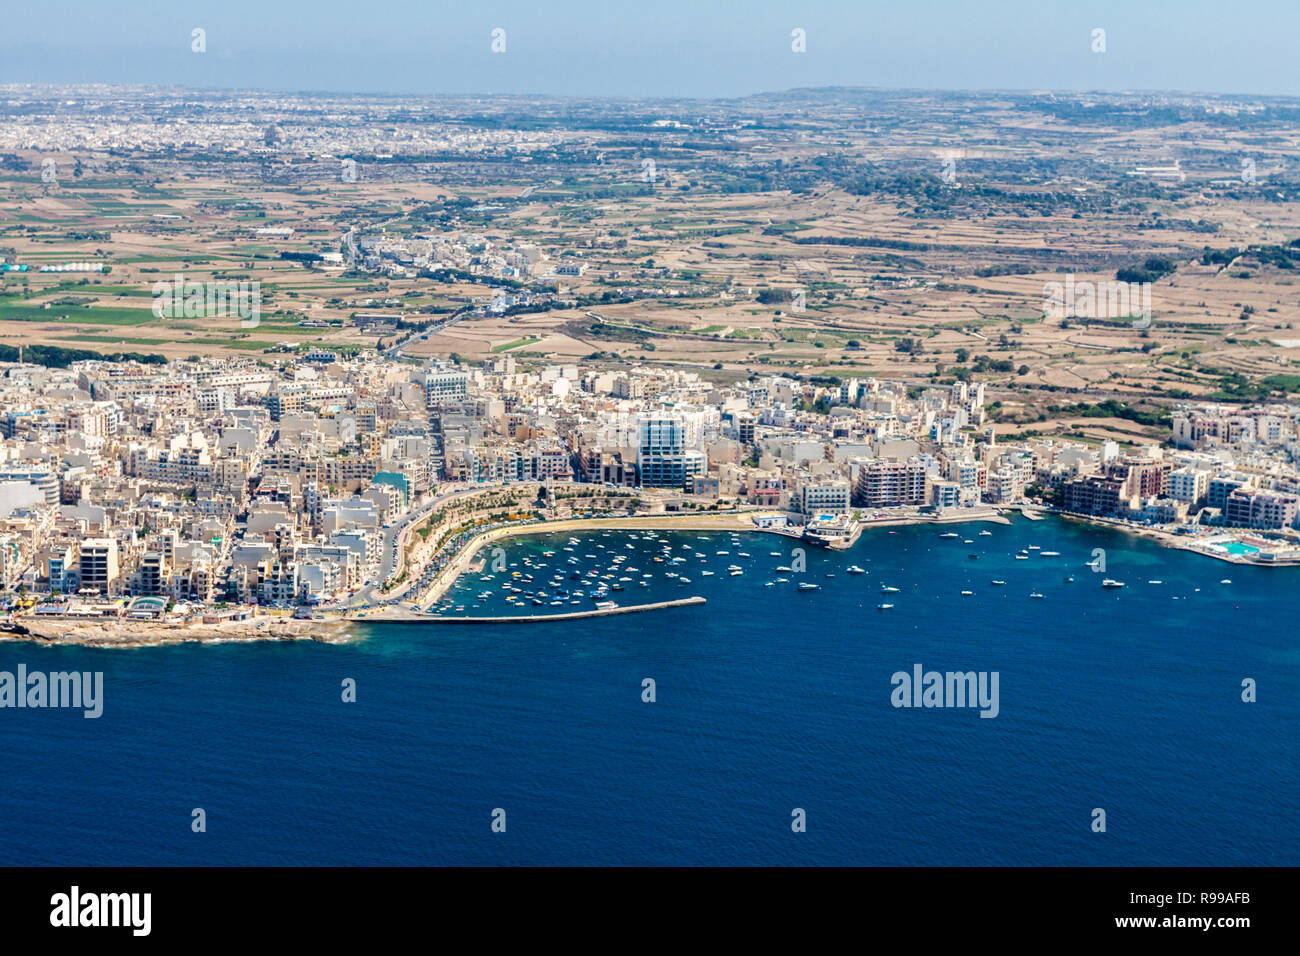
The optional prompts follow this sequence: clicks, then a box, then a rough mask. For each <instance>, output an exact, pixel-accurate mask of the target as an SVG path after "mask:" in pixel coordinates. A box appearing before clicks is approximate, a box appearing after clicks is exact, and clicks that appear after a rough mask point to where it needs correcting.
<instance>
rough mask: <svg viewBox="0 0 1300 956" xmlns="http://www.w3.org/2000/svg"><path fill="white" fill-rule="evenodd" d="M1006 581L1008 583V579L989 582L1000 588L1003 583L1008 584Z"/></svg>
mask: <svg viewBox="0 0 1300 956" xmlns="http://www.w3.org/2000/svg"><path fill="white" fill-rule="evenodd" d="M1006 583H1007V582H1006V581H990V582H989V584H991V585H993V586H994V587H996V588H1000V587H1002V585H1004V584H1006Z"/></svg>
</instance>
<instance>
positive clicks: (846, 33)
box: [0, 0, 1300, 98]
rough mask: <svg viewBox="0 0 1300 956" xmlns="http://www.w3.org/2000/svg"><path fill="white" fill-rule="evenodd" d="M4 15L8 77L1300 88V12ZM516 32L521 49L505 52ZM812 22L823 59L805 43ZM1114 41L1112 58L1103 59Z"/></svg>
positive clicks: (692, 93)
mask: <svg viewBox="0 0 1300 956" xmlns="http://www.w3.org/2000/svg"><path fill="white" fill-rule="evenodd" d="M0 15H3V19H2V20H0V23H3V24H4V29H3V30H2V31H0V83H131V84H138V83H139V84H151V85H164V86H189V87H207V88H237V89H249V88H256V89H270V90H286V91H306V90H314V91H329V92H345V93H346V92H356V93H416V94H439V93H448V94H473V93H482V94H503V93H513V94H529V93H538V94H547V95H562V96H649V97H655V96H670V97H708V98H711V97H734V96H744V95H748V94H752V93H759V92H773V91H781V90H787V89H792V88H800V87H804V88H806V87H822V86H868V87H877V88H911V89H951V90H964V89H1055V90H1170V91H1189V92H1212V93H1238V94H1282V95H1300V56H1298V55H1297V54H1298V53H1300V0H1241V2H1224V0H1212V2H1211V0H1121V2H1111V0H1101V2H1084V0H1072V2H1063V0H888V2H882V0H798V2H778V0H750V2H738V0H531V2H517V0H482V2H478V0H469V2H466V0H458V2H455V3H447V2H442V0H428V2H412V0H368V2H360V0H314V2H305V0H222V2H219V3H215V2H207V0H204V2H187V0H41V2H40V3H39V4H35V5H19V4H17V3H16V2H14V0H0ZM196 29H201V30H202V31H204V41H205V46H206V49H205V51H204V52H201V53H200V52H195V51H194V50H193V46H194V45H195V41H194V39H193V36H194V32H193V31H194V30H196ZM498 29H499V30H502V31H504V37H503V39H504V51H503V52H493V49H492V46H493V31H494V30H498ZM796 29H798V30H802V31H803V36H804V47H805V49H804V52H795V51H794V49H792V46H793V45H794V44H795V43H796V41H795V39H793V38H792V32H793V31H795V30H796ZM1097 30H1104V31H1105V35H1104V52H1099V51H1094V47H1095V46H1097V45H1098V44H1097V41H1096V39H1094V33H1095V31H1097ZM500 36H501V35H500V34H498V37H500ZM497 45H498V47H500V46H501V41H500V39H499V40H498V43H497Z"/></svg>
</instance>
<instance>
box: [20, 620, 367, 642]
mask: <svg viewBox="0 0 1300 956" xmlns="http://www.w3.org/2000/svg"><path fill="white" fill-rule="evenodd" d="M350 623H351V622H349V621H340V620H321V621H311V620H301V619H293V618H273V617H269V616H268V617H261V618H254V619H252V620H249V621H221V622H219V623H215V624H204V623H202V622H194V621H174V622H173V621H111V620H109V621H105V620H102V619H101V620H94V621H69V620H33V619H31V618H26V617H24V618H21V619H19V621H18V622H16V624H15V626H16V627H20V628H22V629H23V631H24V632H25V633H20V632H17V631H8V632H5V633H3V634H0V640H9V641H24V642H27V643H32V644H46V645H60V644H75V645H80V646H84V647H113V648H133V647H163V646H166V645H172V644H191V643H199V644H225V643H232V642H236V641H239V642H252V641H320V642H322V643H327V644H337V643H343V642H345V641H347V640H349V639H350V638H351V637H352V636H353V632H352V631H351V629H350V628H349V625H350ZM262 625H265V626H262Z"/></svg>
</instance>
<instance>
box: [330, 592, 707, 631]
mask: <svg viewBox="0 0 1300 956" xmlns="http://www.w3.org/2000/svg"><path fill="white" fill-rule="evenodd" d="M704 603H705V600H704V598H703V597H700V596H699V595H695V596H694V597H688V598H678V599H677V600H674V601H657V602H655V603H653V604H633V605H630V606H628V607H603V608H591V609H590V610H587V611H569V612H566V613H563V614H509V615H500V616H494V617H447V616H445V615H442V614H431V613H429V612H428V611H414V610H409V609H405V610H404V611H403V613H402V614H401V616H400V617H399V616H393V617H387V616H381V615H374V614H370V615H367V616H366V617H363V618H356V619H355V620H360V621H363V622H365V623H370V624H537V623H543V622H547V621H576V620H578V619H579V618H584V617H604V616H606V615H610V614H639V613H641V612H642V611H659V610H663V609H664V608H670V607H688V606H690V605H693V604H704Z"/></svg>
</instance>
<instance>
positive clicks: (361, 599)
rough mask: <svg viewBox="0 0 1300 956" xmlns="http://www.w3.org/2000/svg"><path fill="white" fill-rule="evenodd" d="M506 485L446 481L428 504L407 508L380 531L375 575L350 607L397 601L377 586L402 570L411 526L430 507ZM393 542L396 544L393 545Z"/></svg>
mask: <svg viewBox="0 0 1300 956" xmlns="http://www.w3.org/2000/svg"><path fill="white" fill-rule="evenodd" d="M505 487H506V486H505V485H497V484H478V483H475V484H468V483H466V482H459V481H457V482H447V483H445V484H443V485H441V486H440V487H439V489H438V493H437V494H436V495H434V497H433V499H432V500H431V501H429V502H428V503H427V504H425V505H422V506H420V508H419V509H417V510H415V511H409V512H407V513H406V514H405V515H403V516H402V519H401V520H400V521H399V522H395V523H393V524H392V525H391V526H390V527H388V528H384V529H382V530H381V531H380V547H381V549H382V551H381V555H382V557H381V559H380V564H379V570H378V572H376V574H375V576H374V577H373V578H372V579H371V580H370V582H369V583H367V584H366V585H365V586H363V587H362V588H361V589H360V590H359V591H357V593H356V594H354V595H353V596H352V598H351V599H350V600H349V601H348V602H347V604H348V606H349V607H354V608H355V607H362V606H365V605H369V604H393V603H396V602H397V601H398V599H397V598H390V597H385V596H383V594H382V592H380V590H379V588H380V587H381V586H382V585H383V583H384V582H385V581H387V580H388V578H389V576H390V575H392V574H399V573H401V571H402V565H403V563H404V562H405V560H406V547H407V545H408V544H409V542H410V529H411V526H412V525H413V524H415V523H416V522H417V521H419V520H420V519H422V518H423V517H424V516H425V515H427V514H429V513H430V512H432V511H436V510H437V509H438V508H439V507H441V506H442V505H444V504H446V503H447V502H449V501H454V500H456V499H457V498H464V497H467V496H469V495H474V494H481V493H483V492H485V491H499V490H501V489H503V488H505ZM394 544H396V548H394Z"/></svg>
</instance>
